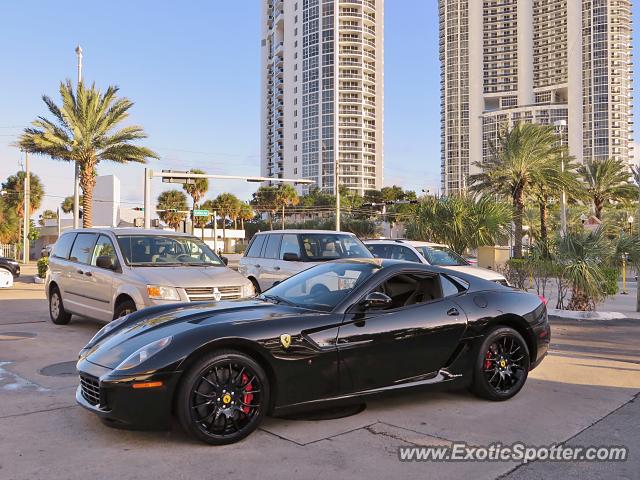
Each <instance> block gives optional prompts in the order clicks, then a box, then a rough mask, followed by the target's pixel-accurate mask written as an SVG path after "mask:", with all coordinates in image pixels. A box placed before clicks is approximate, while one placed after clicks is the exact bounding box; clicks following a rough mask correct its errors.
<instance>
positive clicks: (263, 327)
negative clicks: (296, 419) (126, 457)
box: [76, 259, 550, 444]
mask: <svg viewBox="0 0 640 480" xmlns="http://www.w3.org/2000/svg"><path fill="white" fill-rule="evenodd" d="M549 336H550V330H549V323H548V320H547V310H546V306H545V304H544V302H543V301H542V300H541V299H540V298H539V297H537V296H536V295H532V294H528V293H525V292H521V291H518V290H514V289H512V288H508V287H504V286H502V285H498V284H496V283H494V282H490V281H487V280H482V279H479V278H477V277H473V276H471V275H467V274H464V273H458V272H455V273H454V272H451V271H450V270H444V269H441V268H438V267H432V266H427V265H419V264H412V263H408V262H397V261H393V260H374V259H361V260H356V259H354V260H343V261H337V262H331V263H326V264H322V265H318V266H316V267H313V268H310V269H308V270H305V271H303V272H301V273H299V274H297V275H294V276H293V277H290V278H289V279H287V280H285V281H283V282H282V283H280V284H278V285H276V286H274V287H273V288H271V289H269V290H268V291H266V292H264V293H263V294H261V295H259V296H258V297H256V298H255V299H252V300H244V301H228V302H217V303H216V302H214V303H189V304H176V305H168V306H158V307H151V308H148V309H145V310H142V311H139V312H136V313H133V314H130V315H128V316H126V317H123V318H122V319H119V320H115V321H113V322H111V323H110V324H108V325H106V326H105V327H104V328H103V329H102V330H100V331H99V332H98V333H97V334H96V335H95V337H94V338H93V339H92V340H91V341H90V342H89V343H88V344H87V346H86V347H85V348H84V349H83V350H82V351H81V352H80V360H79V361H78V366H77V367H78V371H79V374H80V385H79V386H78V390H77V392H76V399H77V401H78V402H79V403H80V404H81V405H82V406H84V407H85V408H87V409H89V410H91V411H93V412H95V413H96V414H97V415H99V416H100V417H101V418H102V419H103V421H104V422H105V423H107V424H111V425H114V426H125V427H127V426H128V427H133V428H165V427H168V426H169V423H170V418H171V414H172V413H175V414H176V416H177V417H178V419H179V421H180V423H181V425H182V426H183V428H184V429H185V430H186V431H187V432H189V433H190V434H192V435H193V436H194V437H196V438H198V439H200V440H202V441H205V442H208V443H211V444H225V443H231V442H235V441H238V440H240V439H242V438H244V437H245V436H247V435H248V434H249V433H251V432H252V431H253V430H254V429H255V428H256V427H257V426H258V425H259V423H260V422H261V420H262V419H263V417H264V415H268V414H285V413H292V412H295V411H299V410H306V409H312V408H317V407H318V406H319V405H322V406H327V405H336V404H339V403H355V402H362V401H363V399H364V398H367V397H368V396H370V395H374V394H378V393H382V392H389V391H400V390H404V389H408V388H413V387H429V386H436V385H443V384H447V385H450V386H465V385H466V386H469V387H470V388H471V390H472V391H473V392H474V393H475V394H477V395H479V396H481V397H483V398H487V399H490V400H506V399H508V398H511V397H513V396H514V395H515V394H516V393H518V392H519V391H520V389H521V388H522V386H523V385H524V383H525V381H526V379H527V375H528V372H529V370H531V369H532V368H534V367H535V366H537V365H538V364H539V363H540V362H541V361H542V359H543V358H544V356H545V355H546V353H547V348H548V345H549Z"/></svg>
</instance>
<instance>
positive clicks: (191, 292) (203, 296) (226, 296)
mask: <svg viewBox="0 0 640 480" xmlns="http://www.w3.org/2000/svg"><path fill="white" fill-rule="evenodd" d="M216 288H217V289H218V292H220V300H235V299H238V298H240V297H241V296H242V294H241V291H242V287H189V288H185V289H184V291H185V293H186V294H187V297H189V301H191V302H201V301H206V300H215V299H216V298H215V296H214V289H216Z"/></svg>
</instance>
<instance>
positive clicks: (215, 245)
mask: <svg viewBox="0 0 640 480" xmlns="http://www.w3.org/2000/svg"><path fill="white" fill-rule="evenodd" d="M217 216H218V212H216V211H215V210H214V211H213V251H214V252H215V253H218V250H217V249H218V222H217V221H216V217H217Z"/></svg>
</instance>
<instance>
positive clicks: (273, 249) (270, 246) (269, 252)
mask: <svg viewBox="0 0 640 480" xmlns="http://www.w3.org/2000/svg"><path fill="white" fill-rule="evenodd" d="M268 237H269V238H268V239H267V246H266V247H264V255H263V257H264V258H278V255H279V254H280V240H281V239H282V235H278V234H270V235H268Z"/></svg>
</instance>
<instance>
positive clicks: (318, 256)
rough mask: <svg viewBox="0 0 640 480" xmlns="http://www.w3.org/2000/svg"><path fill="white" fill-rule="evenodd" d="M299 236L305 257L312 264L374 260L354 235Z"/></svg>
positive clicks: (322, 234) (306, 234) (315, 234)
mask: <svg viewBox="0 0 640 480" xmlns="http://www.w3.org/2000/svg"><path fill="white" fill-rule="evenodd" d="M299 236H300V239H301V241H302V245H303V252H304V253H303V255H304V256H305V257H306V259H307V260H308V261H311V262H321V261H324V260H336V259H338V258H373V255H371V252H370V251H369V250H368V249H367V247H365V246H364V244H363V243H362V242H361V241H360V240H358V238H357V237H354V236H353V235H344V234H339V233H303V234H300V235H299Z"/></svg>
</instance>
